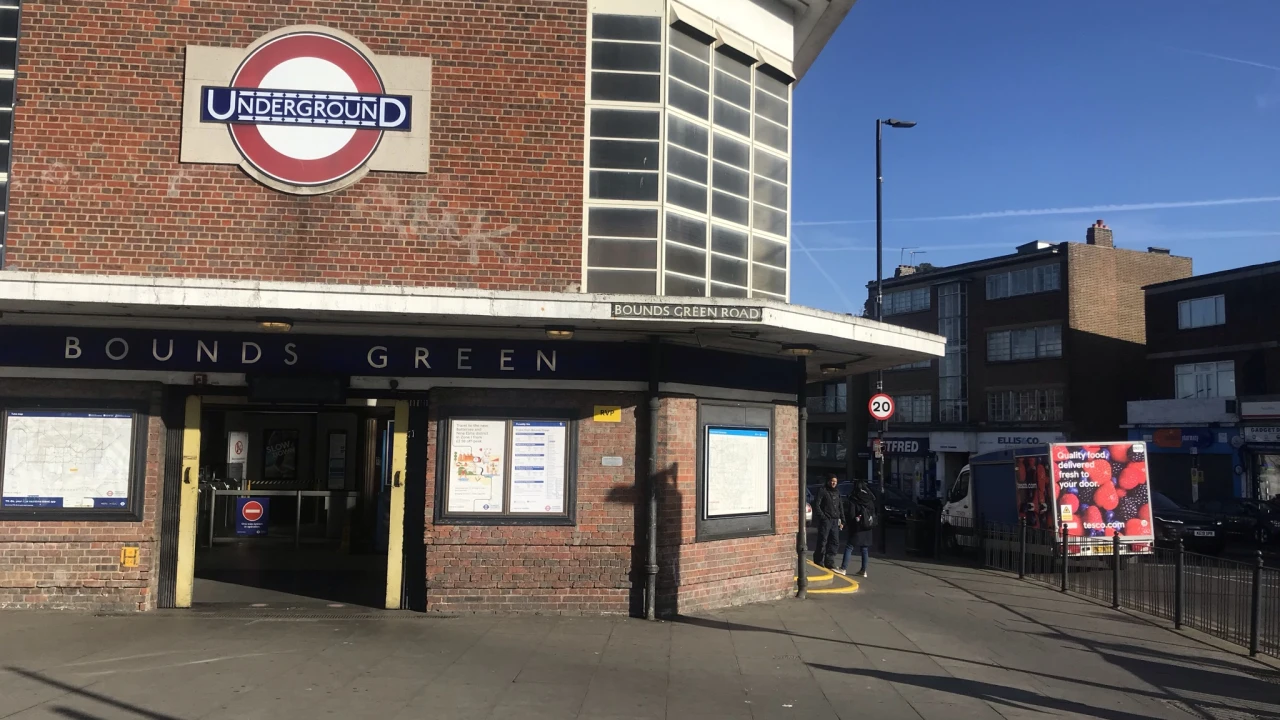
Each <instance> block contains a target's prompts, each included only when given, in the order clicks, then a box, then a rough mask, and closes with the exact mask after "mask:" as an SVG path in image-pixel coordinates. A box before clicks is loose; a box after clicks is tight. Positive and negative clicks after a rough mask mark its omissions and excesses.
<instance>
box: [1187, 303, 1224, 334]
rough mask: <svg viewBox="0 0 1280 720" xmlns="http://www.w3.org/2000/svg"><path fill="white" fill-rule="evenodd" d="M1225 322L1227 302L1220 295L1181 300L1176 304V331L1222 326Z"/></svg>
mask: <svg viewBox="0 0 1280 720" xmlns="http://www.w3.org/2000/svg"><path fill="white" fill-rule="evenodd" d="M1226 322H1227V301H1226V298H1224V297H1223V296H1222V295H1214V296H1213V297H1203V298H1196V299H1194V300H1183V301H1182V302H1180V303H1178V329H1179V330H1190V329H1191V328H1198V327H1209V326H1210V325H1223V324H1225V323H1226Z"/></svg>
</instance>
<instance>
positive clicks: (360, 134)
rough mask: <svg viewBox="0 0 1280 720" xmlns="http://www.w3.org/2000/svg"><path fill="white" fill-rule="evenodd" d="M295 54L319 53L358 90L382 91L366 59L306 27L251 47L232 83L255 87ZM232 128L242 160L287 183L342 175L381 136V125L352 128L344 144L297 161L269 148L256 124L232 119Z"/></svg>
mask: <svg viewBox="0 0 1280 720" xmlns="http://www.w3.org/2000/svg"><path fill="white" fill-rule="evenodd" d="M299 57H313V58H319V59H321V60H327V61H329V62H331V63H333V64H334V65H337V66H338V67H339V68H341V69H342V71H343V72H345V73H346V74H347V76H348V77H350V78H351V81H352V83H354V84H355V86H356V92H359V93H366V94H382V93H383V92H384V88H383V85H382V79H381V78H379V77H378V71H377V70H375V69H374V67H373V64H372V63H370V62H369V59H368V58H366V57H365V56H364V55H362V54H361V53H360V52H359V51H358V50H356V49H355V48H354V47H351V46H350V45H348V44H347V43H345V42H343V41H341V40H339V39H338V38H335V37H332V36H330V35H321V34H318V33H310V32H307V33H294V34H290V35H282V36H281V37H278V38H276V39H274V40H271V41H269V42H267V43H266V44H264V45H263V46H262V47H259V48H258V49H257V50H254V51H253V53H252V54H250V55H249V57H247V58H245V59H244V62H242V63H240V67H239V68H238V69H237V70H236V74H235V76H234V77H233V78H232V79H231V87H234V88H243V89H246V90H256V89H258V87H259V83H261V82H262V79H263V78H264V77H266V75H267V73H269V72H271V70H272V69H274V68H275V67H276V66H277V65H279V64H280V63H282V62H284V61H286V60H292V59H293V58H299ZM286 89H287V88H286ZM294 89H300V88H294ZM230 127H231V138H232V140H234V141H235V144H236V147H237V148H238V149H239V150H240V154H241V155H243V156H244V158H245V160H248V161H249V163H250V164H251V165H253V166H254V167H256V168H258V169H259V170H261V171H262V172H264V173H266V174H267V175H268V176H270V177H272V178H274V179H276V180H279V181H280V182H283V183H288V184H290V185H325V184H328V183H331V182H334V181H337V180H341V179H342V178H344V177H346V176H348V175H350V174H351V173H353V172H355V171H356V170H359V169H360V168H361V166H363V165H364V164H365V162H367V161H368V160H369V157H370V156H371V155H373V151H374V150H376V149H378V142H379V141H380V140H381V139H382V131H381V130H356V131H355V132H354V134H353V135H352V136H351V139H350V140H349V141H347V144H346V145H344V146H343V147H342V149H341V150H338V151H337V152H335V153H333V154H332V155H328V156H326V157H322V158H317V159H315V160H299V159H298V158H292V157H289V156H288V155H285V154H283V153H281V152H279V151H278V150H276V149H275V148H273V147H271V145H270V144H268V143H267V141H266V139H265V138H263V137H262V133H261V132H259V130H258V126H257V125H238V124H233V125H231V126H230Z"/></svg>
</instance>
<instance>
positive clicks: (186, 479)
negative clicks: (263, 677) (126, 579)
mask: <svg viewBox="0 0 1280 720" xmlns="http://www.w3.org/2000/svg"><path fill="white" fill-rule="evenodd" d="M183 428H184V429H183V431H182V478H181V482H179V483H178V492H179V493H180V498H179V502H180V504H179V506H178V570H177V572H178V577H177V588H176V597H175V603H174V604H175V605H177V607H180V608H189V607H191V586H192V583H194V582H195V576H196V531H197V529H198V526H199V524H200V518H199V501H200V397H199V396H196V395H193V396H191V397H189V398H187V407H186V414H185V419H184V422H183Z"/></svg>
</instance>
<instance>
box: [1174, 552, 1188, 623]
mask: <svg viewBox="0 0 1280 720" xmlns="http://www.w3.org/2000/svg"><path fill="white" fill-rule="evenodd" d="M1184 553H1185V550H1184V548H1183V546H1182V538H1178V555H1177V558H1176V559H1175V560H1174V564H1173V627H1174V628H1175V629H1177V630H1181V629H1182V584H1183V583H1182V581H1183V574H1184V571H1185V569H1186V562H1185V559H1184V558H1183V554H1184Z"/></svg>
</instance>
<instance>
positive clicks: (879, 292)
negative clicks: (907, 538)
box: [875, 118, 889, 555]
mask: <svg viewBox="0 0 1280 720" xmlns="http://www.w3.org/2000/svg"><path fill="white" fill-rule="evenodd" d="M883 127H884V123H883V122H881V120H880V118H876V306H875V319H876V322H883V321H884V213H883V211H882V210H881V195H882V191H883V185H884V176H883V175H881V174H880V144H881V137H882V135H883ZM876 392H877V393H882V392H884V370H880V371H879V372H878V373H876ZM885 426H886V423H885V422H884V421H881V422H880V423H879V426H878V427H877V431H876V438H877V439H878V440H879V441H880V456H879V457H877V458H875V462H876V463H877V467H878V472H877V473H876V475H877V479H878V480H879V481H880V507H879V508H877V509H878V510H879V511H880V517H879V520H880V522H879V523H877V525H879V526H880V554H881V555H884V554H886V552H887V547H888V544H889V541H888V536H889V528H887V527H886V526H885V523H884V488H885V482H884V480H885V474H886V473H885V469H886V468H885V459H886V458H885V453H884V432H885Z"/></svg>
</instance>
